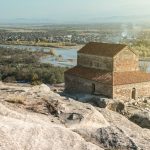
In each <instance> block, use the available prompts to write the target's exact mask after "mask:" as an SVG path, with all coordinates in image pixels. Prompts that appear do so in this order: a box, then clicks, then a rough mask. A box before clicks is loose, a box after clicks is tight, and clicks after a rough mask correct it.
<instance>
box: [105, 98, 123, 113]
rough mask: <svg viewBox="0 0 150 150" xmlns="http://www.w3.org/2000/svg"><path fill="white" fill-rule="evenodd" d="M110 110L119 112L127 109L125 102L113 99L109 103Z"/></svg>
mask: <svg viewBox="0 0 150 150" xmlns="http://www.w3.org/2000/svg"><path fill="white" fill-rule="evenodd" d="M106 108H108V109H109V110H112V111H116V112H118V113H124V111H125V105H124V102H122V101H118V100H111V101H109V103H108V104H107V107H106Z"/></svg>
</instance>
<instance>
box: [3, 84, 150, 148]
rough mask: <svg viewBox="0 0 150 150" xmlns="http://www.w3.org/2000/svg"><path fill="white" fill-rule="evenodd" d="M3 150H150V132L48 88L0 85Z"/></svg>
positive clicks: (111, 113)
mask: <svg viewBox="0 0 150 150" xmlns="http://www.w3.org/2000/svg"><path fill="white" fill-rule="evenodd" d="M0 149H2V150H12V149H13V150H56V149H57V150H70V149H71V150H102V149H115V150H117V149H118V150H120V149H121V150H138V149H139V150H140V149H141V150H142V149H143V150H149V149H150V131H149V130H148V129H142V128H141V127H139V126H137V125H136V124H134V123H132V122H130V121H129V120H128V119H127V118H125V117H124V116H122V115H120V114H118V113H116V112H113V111H110V110H108V109H107V108H105V109H102V108H98V107H93V106H92V105H90V104H86V103H81V102H77V101H75V100H73V99H71V98H67V97H63V96H60V95H58V94H57V93H54V92H53V91H52V90H51V89H50V88H49V87H48V86H46V85H40V86H34V87H31V86H30V85H27V84H3V83H0Z"/></svg>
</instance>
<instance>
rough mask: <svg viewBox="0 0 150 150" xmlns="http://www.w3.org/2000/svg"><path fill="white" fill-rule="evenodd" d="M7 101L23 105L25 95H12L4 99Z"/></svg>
mask: <svg viewBox="0 0 150 150" xmlns="http://www.w3.org/2000/svg"><path fill="white" fill-rule="evenodd" d="M6 101H7V102H9V103H14V104H22V105H25V101H26V100H25V97H24V96H20V95H19V96H13V97H11V98H9V99H7V100H6Z"/></svg>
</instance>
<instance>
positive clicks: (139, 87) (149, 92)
mask: <svg viewBox="0 0 150 150" xmlns="http://www.w3.org/2000/svg"><path fill="white" fill-rule="evenodd" d="M134 88H135V90H136V98H138V97H150V82H142V83H136V84H128V85H118V86H113V93H114V94H113V98H114V99H115V98H117V99H123V100H129V99H131V98H132V90H133V89H134Z"/></svg>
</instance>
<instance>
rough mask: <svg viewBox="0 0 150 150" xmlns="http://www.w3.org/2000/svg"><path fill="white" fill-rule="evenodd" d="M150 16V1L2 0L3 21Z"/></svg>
mask: <svg viewBox="0 0 150 150" xmlns="http://www.w3.org/2000/svg"><path fill="white" fill-rule="evenodd" d="M129 15H137V16H138V15H150V0H0V19H1V20H3V19H7V20H8V19H9V20H12V19H16V18H25V19H49V20H54V21H55V20H57V21H72V20H78V21H80V20H83V19H91V18H93V19H94V18H98V17H111V16H129Z"/></svg>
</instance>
